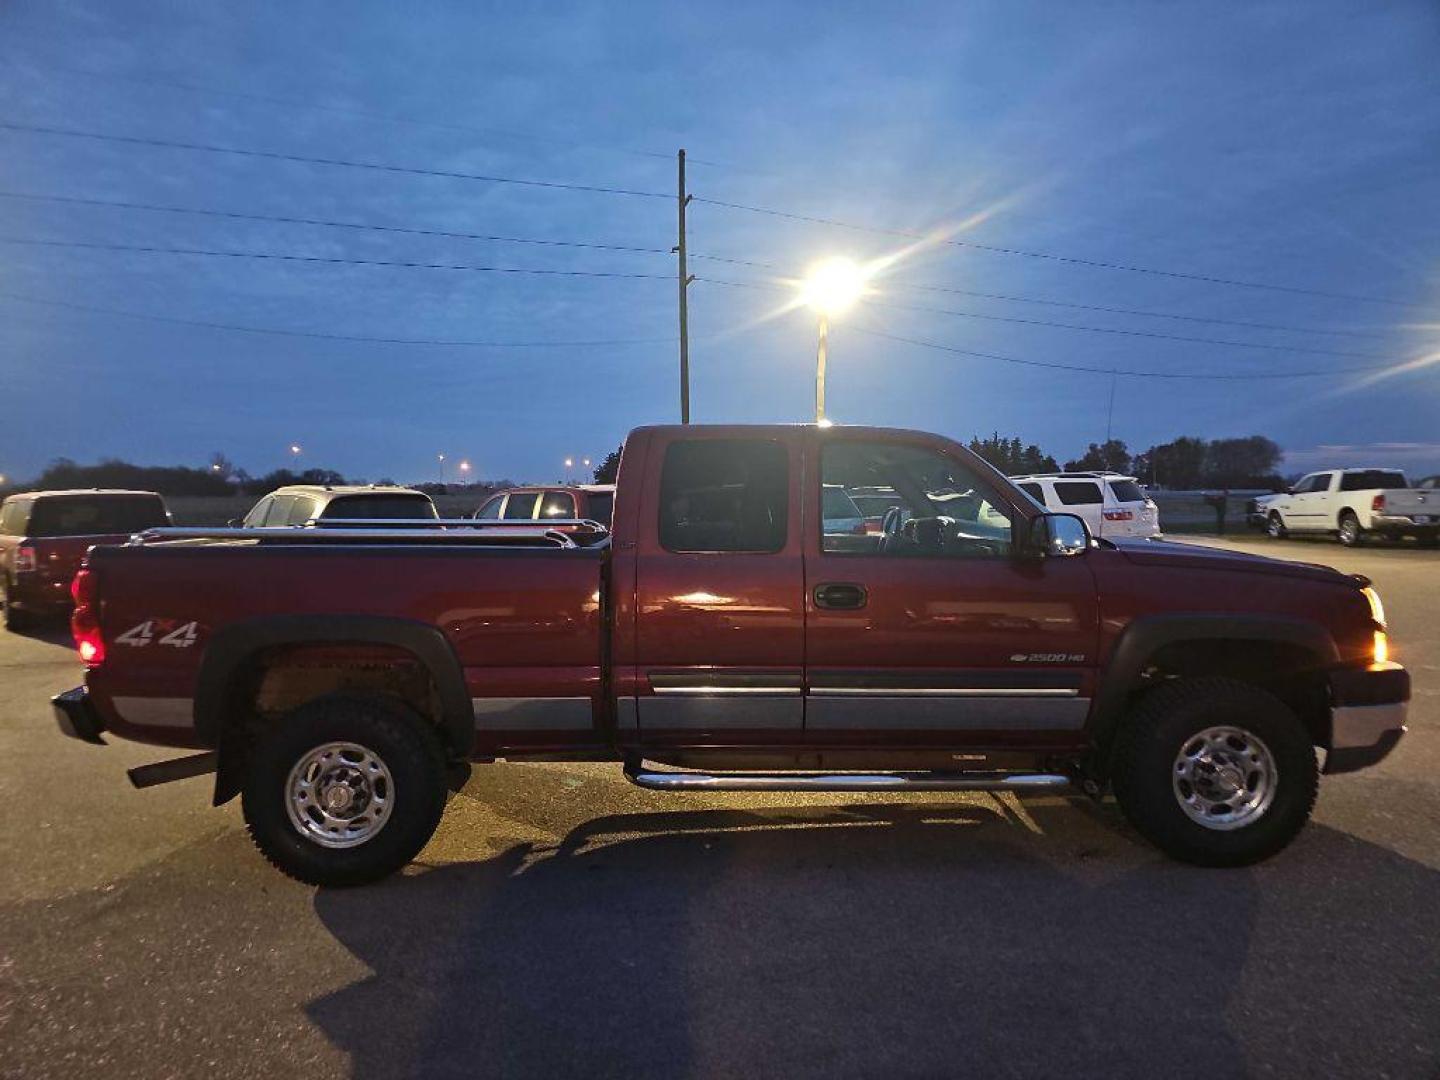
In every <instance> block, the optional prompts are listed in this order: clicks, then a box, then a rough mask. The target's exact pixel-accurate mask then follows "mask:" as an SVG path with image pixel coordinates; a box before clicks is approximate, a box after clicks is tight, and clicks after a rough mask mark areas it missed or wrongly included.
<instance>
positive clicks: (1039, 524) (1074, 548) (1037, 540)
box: [1029, 514, 1090, 558]
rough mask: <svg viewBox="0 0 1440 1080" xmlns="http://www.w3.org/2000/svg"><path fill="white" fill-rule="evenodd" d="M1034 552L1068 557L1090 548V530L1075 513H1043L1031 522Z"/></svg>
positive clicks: (1030, 546)
mask: <svg viewBox="0 0 1440 1080" xmlns="http://www.w3.org/2000/svg"><path fill="white" fill-rule="evenodd" d="M1029 548H1030V551H1031V553H1032V554H1035V555H1039V556H1041V557H1042V558H1067V557H1069V556H1072V555H1084V554H1085V552H1087V551H1089V550H1090V530H1089V528H1087V527H1086V525H1085V522H1084V521H1083V520H1081V519H1080V518H1078V517H1076V516H1075V515H1074V514H1041V515H1040V516H1039V517H1037V518H1035V519H1034V520H1033V521H1031V523H1030V544H1029Z"/></svg>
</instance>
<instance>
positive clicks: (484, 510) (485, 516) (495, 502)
mask: <svg viewBox="0 0 1440 1080" xmlns="http://www.w3.org/2000/svg"><path fill="white" fill-rule="evenodd" d="M504 501H505V496H504V495H496V496H495V497H494V498H492V499H489V500H487V501H486V503H485V505H484V506H482V507H480V509H479V510H477V511H476V512H475V516H476V517H477V518H479V519H480V520H481V521H495V520H497V519H498V518H499V517H500V504H501V503H503V502H504Z"/></svg>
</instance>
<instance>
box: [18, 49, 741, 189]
mask: <svg viewBox="0 0 1440 1080" xmlns="http://www.w3.org/2000/svg"><path fill="white" fill-rule="evenodd" d="M30 62H31V63H34V61H30ZM36 66H40V65H36ZM44 66H45V67H48V68H50V69H52V70H55V71H63V72H67V73H69V74H71V75H79V76H82V77H83V78H87V79H100V80H110V81H116V82H128V83H134V84H136V85H139V86H155V87H159V88H161V89H169V90H184V91H186V92H187V93H192V94H214V95H216V96H217V97H228V98H234V99H236V100H238V101H253V102H257V103H259V104H264V105H279V106H282V107H284V108H288V109H308V110H311V111H314V112H326V113H334V114H336V115H339V116H354V117H357V118H359V119H362V120H376V121H379V122H381V123H385V124H406V125H410V126H414V127H428V128H435V129H436V130H440V131H454V132H459V133H461V134H465V135H485V136H491V137H494V136H498V137H500V138H506V139H520V140H524V141H529V142H542V143H551V144H553V145H556V146H572V147H581V148H587V149H597V150H605V151H608V152H610V153H616V154H628V155H629V156H631V157H642V158H651V159H658V160H661V161H669V160H670V159H671V155H670V154H667V153H660V152H659V151H655V150H635V149H632V148H630V147H626V146H614V145H611V144H608V143H599V142H593V141H588V140H583V139H566V138H562V137H560V136H556V135H539V134H536V133H534V132H525V131H511V130H508V129H505V128H491V127H479V126H476V125H473V124H456V123H454V122H447V121H443V120H427V119H423V118H421V117H416V116H395V115H393V114H390V113H382V112H374V111H372V110H369V109H356V108H352V107H347V106H343V105H323V104H320V103H319V102H314V101H301V100H298V99H296V98H285V97H278V96H275V95H271V94H253V93H248V92H246V91H242V90H229V89H224V88H222V87H216V86H203V85H201V84H199V83H192V82H186V81H183V80H179V79H157V78H154V77H149V76H139V75H125V74H120V73H118V72H103V71H90V70H87V69H85V68H76V67H67V66H65V65H63V64H47V65H44ZM692 160H693V161H695V163H696V164H700V165H716V166H718V165H719V163H718V162H714V161H701V160H699V159H692Z"/></svg>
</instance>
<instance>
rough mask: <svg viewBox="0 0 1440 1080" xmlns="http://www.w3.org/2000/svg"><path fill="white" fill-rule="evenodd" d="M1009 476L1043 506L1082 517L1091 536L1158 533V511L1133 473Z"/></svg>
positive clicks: (1140, 536) (1139, 535)
mask: <svg viewBox="0 0 1440 1080" xmlns="http://www.w3.org/2000/svg"><path fill="white" fill-rule="evenodd" d="M1010 479H1012V480H1014V481H1015V483H1016V484H1017V485H1018V486H1019V487H1020V489H1021V490H1022V491H1024V492H1025V494H1027V495H1029V496H1030V497H1031V498H1032V499H1034V500H1035V501H1036V502H1038V503H1039V504H1040V505H1041V506H1043V507H1045V509H1047V510H1053V511H1055V512H1057V513H1062V514H1077V515H1079V516H1080V517H1082V518H1084V519H1085V524H1086V525H1089V526H1090V532H1091V534H1092V535H1093V536H1107V537H1110V538H1112V539H1113V538H1115V537H1131V538H1137V537H1138V538H1145V537H1150V536H1159V535H1160V511H1159V509H1158V508H1157V507H1156V505H1155V504H1154V503H1153V502H1151V501H1150V499H1148V498H1147V497H1146V495H1145V492H1144V491H1143V490H1141V488H1140V484H1139V483H1138V482H1137V481H1136V479H1135V478H1134V477H1133V476H1121V475H1120V474H1119V473H1110V472H1071V473H1037V474H1035V475H1033V476H1012V477H1011V478H1010Z"/></svg>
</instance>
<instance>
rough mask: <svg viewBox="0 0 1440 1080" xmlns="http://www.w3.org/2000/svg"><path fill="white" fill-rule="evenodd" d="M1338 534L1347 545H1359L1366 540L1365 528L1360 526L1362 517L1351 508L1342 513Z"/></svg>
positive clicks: (1341, 541)
mask: <svg viewBox="0 0 1440 1080" xmlns="http://www.w3.org/2000/svg"><path fill="white" fill-rule="evenodd" d="M1336 536H1337V537H1338V539H1339V540H1340V543H1342V544H1344V545H1345V546H1346V547H1359V546H1360V545H1361V544H1363V543H1364V542H1365V530H1364V529H1362V528H1361V527H1360V519H1359V518H1357V517H1356V516H1355V515H1354V513H1353V512H1351V511H1349V510H1346V511H1345V512H1344V513H1343V514H1341V515H1340V530H1339V532H1338V533H1337V534H1336Z"/></svg>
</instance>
